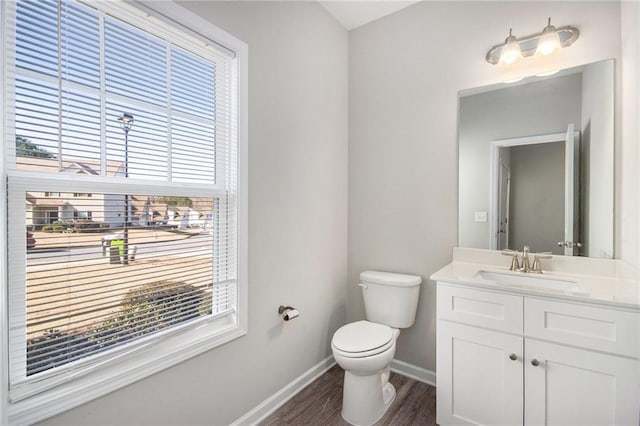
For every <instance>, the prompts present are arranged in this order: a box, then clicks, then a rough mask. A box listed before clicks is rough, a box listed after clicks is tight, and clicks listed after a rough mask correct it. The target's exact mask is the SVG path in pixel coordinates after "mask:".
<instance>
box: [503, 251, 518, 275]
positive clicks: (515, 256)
mask: <svg viewBox="0 0 640 426" xmlns="http://www.w3.org/2000/svg"><path fill="white" fill-rule="evenodd" d="M502 255H503V256H511V266H510V267H509V270H510V271H517V270H518V269H520V262H519V261H518V256H519V255H520V252H518V251H516V250H509V249H507V250H502Z"/></svg>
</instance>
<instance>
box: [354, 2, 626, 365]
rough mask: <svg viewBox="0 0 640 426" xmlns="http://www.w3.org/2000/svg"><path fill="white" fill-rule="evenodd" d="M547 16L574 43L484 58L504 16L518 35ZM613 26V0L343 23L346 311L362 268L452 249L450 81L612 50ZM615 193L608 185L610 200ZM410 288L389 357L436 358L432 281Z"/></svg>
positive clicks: (413, 262) (357, 301)
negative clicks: (404, 322) (574, 31)
mask: <svg viewBox="0 0 640 426" xmlns="http://www.w3.org/2000/svg"><path fill="white" fill-rule="evenodd" d="M549 16H551V17H552V19H553V22H554V23H555V25H558V26H560V25H567V24H573V25H576V26H577V27H578V28H580V31H581V35H580V38H579V39H578V40H577V41H576V43H575V44H574V45H573V46H571V47H570V48H568V49H563V50H562V51H559V52H557V53H556V54H554V55H551V56H550V57H549V58H544V59H539V58H538V59H528V60H523V61H521V63H520V64H516V65H515V66H514V67H503V66H493V65H490V64H488V63H487V62H486V61H485V59H484V57H485V54H486V52H487V50H488V49H489V48H490V47H491V46H493V45H494V44H496V43H500V42H501V41H502V40H504V39H505V37H506V35H507V33H508V31H509V28H513V29H514V33H515V34H516V35H525V34H530V33H533V32H537V31H541V30H542V28H543V27H544V26H545V23H546V20H547V17H549ZM619 27H620V5H619V4H618V3H614V2H548V3H542V2H491V3H490V2H422V3H418V4H416V5H414V6H410V7H408V8H406V9H403V10H401V11H399V12H397V13H395V14H393V15H390V16H388V17H385V18H382V19H380V20H378V21H375V22H372V23H370V24H368V25H365V26H363V27H360V28H357V29H355V30H352V31H351V32H350V34H349V60H350V62H349V75H350V84H349V113H350V120H349V138H350V140H349V293H348V318H349V320H355V319H360V318H363V317H364V308H363V305H362V297H361V295H360V291H359V287H356V285H355V284H356V283H357V277H358V273H359V272H360V271H362V270H364V269H382V270H392V271H399V272H411V273H414V274H419V275H422V276H423V277H425V278H427V277H428V276H429V275H430V274H431V273H433V272H435V271H436V270H437V269H439V268H441V267H442V266H444V265H445V264H446V263H447V262H449V261H450V260H451V248H452V247H453V246H455V245H456V240H457V232H456V224H457V201H456V198H457V180H458V178H457V176H458V174H457V160H458V157H457V134H456V128H457V115H456V114H457V97H458V91H460V90H462V89H468V88H472V87H478V86H484V85H487V84H492V83H497V82H500V81H505V80H510V79H513V78H515V77H519V76H524V75H531V74H537V73H542V72H545V71H550V70H553V69H559V68H568V67H571V66H575V65H580V64H584V63H590V62H595V61H600V60H603V59H608V58H616V59H619V58H620V33H619V31H618V30H617V29H618V28H619ZM618 93H620V92H618ZM616 134H618V135H619V133H618V132H617V133H616ZM618 142H619V141H618ZM625 142H626V141H625ZM634 143H635V142H634ZM635 158H637V156H636V157H635ZM618 172H620V171H618ZM636 182H637V180H636ZM621 195H623V194H621V193H620V189H619V187H618V188H616V203H617V204H619V203H620V199H621ZM624 195H626V194H624ZM618 211H619V210H618ZM636 217H637V216H636ZM636 220H637V219H636ZM617 232H619V231H618V230H617ZM618 255H621V253H618ZM420 299H421V300H420V304H419V308H418V309H419V311H418V315H417V320H416V324H415V325H414V326H413V327H412V328H410V329H408V330H406V331H404V332H403V333H402V334H401V335H400V338H399V342H398V350H397V353H396V357H397V358H399V359H401V360H403V361H406V362H409V363H411V364H414V365H417V366H420V367H424V368H428V369H432V370H434V369H435V353H436V351H435V288H434V283H432V282H429V281H427V282H425V283H424V284H423V286H422V293H421V297H420Z"/></svg>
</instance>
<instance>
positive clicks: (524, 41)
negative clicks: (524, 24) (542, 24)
mask: <svg viewBox="0 0 640 426" xmlns="http://www.w3.org/2000/svg"><path fill="white" fill-rule="evenodd" d="M549 22H550V21H549ZM556 31H557V32H558V35H559V37H560V46H561V47H568V46H571V45H572V44H573V43H574V42H575V41H576V40H577V39H578V37H580V30H578V28H576V27H574V26H573V25H566V26H564V27H558V28H556ZM540 37H542V32H539V33H535V34H530V35H527V36H524V37H520V38H517V39H516V41H517V42H518V44H519V45H520V51H521V52H522V56H523V57H525V58H526V57H527V56H532V55H533V54H535V53H536V48H537V46H538V41H540ZM504 46H506V42H505V43H500V44H497V45H495V46H493V47H492V48H491V49H489V51H488V52H487V56H486V60H487V62H489V63H490V64H493V65H496V64H497V63H498V62H499V61H500V53H501V50H502V48H503V47H504Z"/></svg>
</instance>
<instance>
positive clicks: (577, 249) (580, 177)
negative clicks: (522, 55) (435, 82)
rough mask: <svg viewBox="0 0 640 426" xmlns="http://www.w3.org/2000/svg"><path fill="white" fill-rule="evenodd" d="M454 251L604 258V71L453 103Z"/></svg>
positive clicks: (607, 78) (608, 109)
mask: <svg viewBox="0 0 640 426" xmlns="http://www.w3.org/2000/svg"><path fill="white" fill-rule="evenodd" d="M458 117H459V121H458V161H459V164H458V170H459V177H458V185H459V186H458V245H459V246H460V247H469V248H485V249H497V250H502V249H514V250H522V247H523V246H524V245H525V244H526V245H528V246H530V248H531V250H532V251H535V252H552V253H553V254H564V255H572V256H589V257H600V258H611V257H613V255H614V253H613V246H614V245H613V205H614V199H613V197H614V191H613V189H614V188H613V185H614V174H613V162H614V159H613V149H614V62H613V60H607V61H602V62H596V63H592V64H588V65H582V66H579V67H574V68H570V69H566V70H562V71H559V72H557V73H555V74H554V75H545V76H531V77H528V78H526V79H523V80H521V81H519V82H513V83H509V84H507V83H504V84H497V85H493V86H487V87H482V88H477V89H469V90H465V91H463V92H461V93H460V94H459V115H458Z"/></svg>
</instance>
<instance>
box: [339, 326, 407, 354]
mask: <svg viewBox="0 0 640 426" xmlns="http://www.w3.org/2000/svg"><path fill="white" fill-rule="evenodd" d="M394 343H395V336H394V332H393V330H392V329H391V327H389V326H386V325H382V324H377V323H374V322H369V321H357V322H353V323H350V324H347V325H344V326H342V327H340V328H339V329H338V330H337V331H336V332H335V334H334V335H333V339H332V341H331V346H332V347H333V350H334V351H335V352H338V353H339V354H340V355H341V356H344V357H347V358H364V357H369V356H373V355H377V354H380V353H382V352H385V351H387V350H389V348H391V347H392V346H393V345H394Z"/></svg>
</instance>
